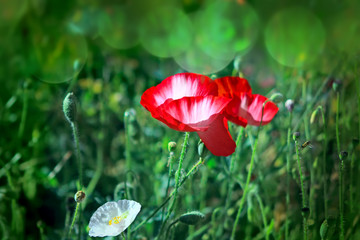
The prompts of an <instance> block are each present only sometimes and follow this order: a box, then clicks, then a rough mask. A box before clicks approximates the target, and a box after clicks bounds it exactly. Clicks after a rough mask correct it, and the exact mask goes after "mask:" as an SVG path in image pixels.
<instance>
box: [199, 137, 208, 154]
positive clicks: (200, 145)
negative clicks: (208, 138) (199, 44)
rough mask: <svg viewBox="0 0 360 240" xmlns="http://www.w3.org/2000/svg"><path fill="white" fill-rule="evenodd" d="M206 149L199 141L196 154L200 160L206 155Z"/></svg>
mask: <svg viewBox="0 0 360 240" xmlns="http://www.w3.org/2000/svg"><path fill="white" fill-rule="evenodd" d="M208 151H209V150H208V149H207V148H206V146H205V144H204V143H203V141H201V140H200V141H199V143H198V154H199V156H200V157H201V158H204V157H205V156H206V155H207V154H208Z"/></svg>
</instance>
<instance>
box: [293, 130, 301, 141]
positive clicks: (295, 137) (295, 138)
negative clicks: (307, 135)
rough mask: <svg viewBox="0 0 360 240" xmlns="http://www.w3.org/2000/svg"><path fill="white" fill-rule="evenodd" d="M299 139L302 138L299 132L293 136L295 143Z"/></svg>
mask: <svg viewBox="0 0 360 240" xmlns="http://www.w3.org/2000/svg"><path fill="white" fill-rule="evenodd" d="M299 137H300V133H299V132H294V134H293V139H294V141H296V140H298V139H299Z"/></svg>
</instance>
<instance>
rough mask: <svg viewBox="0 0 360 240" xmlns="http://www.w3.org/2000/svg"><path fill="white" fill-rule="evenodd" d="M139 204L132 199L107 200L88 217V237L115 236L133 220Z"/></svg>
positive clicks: (138, 210)
mask: <svg viewBox="0 0 360 240" xmlns="http://www.w3.org/2000/svg"><path fill="white" fill-rule="evenodd" d="M140 208H141V205H140V203H138V202H135V201H132V200H119V201H118V202H107V203H105V204H104V205H102V206H101V207H99V208H98V209H97V210H96V211H95V213H94V214H93V215H92V216H91V218H90V223H89V228H90V232H89V235H90V237H105V236H117V235H119V234H120V233H122V232H123V231H124V230H125V229H126V228H127V227H129V225H130V224H131V223H132V222H133V221H134V220H135V218H136V216H137V215H138V213H139V212H140Z"/></svg>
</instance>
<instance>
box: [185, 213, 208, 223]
mask: <svg viewBox="0 0 360 240" xmlns="http://www.w3.org/2000/svg"><path fill="white" fill-rule="evenodd" d="M204 218H205V215H204V214H202V213H201V212H198V211H192V212H188V213H185V214H183V215H181V216H180V217H179V221H180V222H181V223H184V224H187V225H195V224H197V223H198V222H200V221H201V220H203V219H204Z"/></svg>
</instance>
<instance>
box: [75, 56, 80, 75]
mask: <svg viewBox="0 0 360 240" xmlns="http://www.w3.org/2000/svg"><path fill="white" fill-rule="evenodd" d="M73 69H74V71H75V72H76V71H78V70H79V69H80V61H79V59H76V60H75V61H74V63H73Z"/></svg>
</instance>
